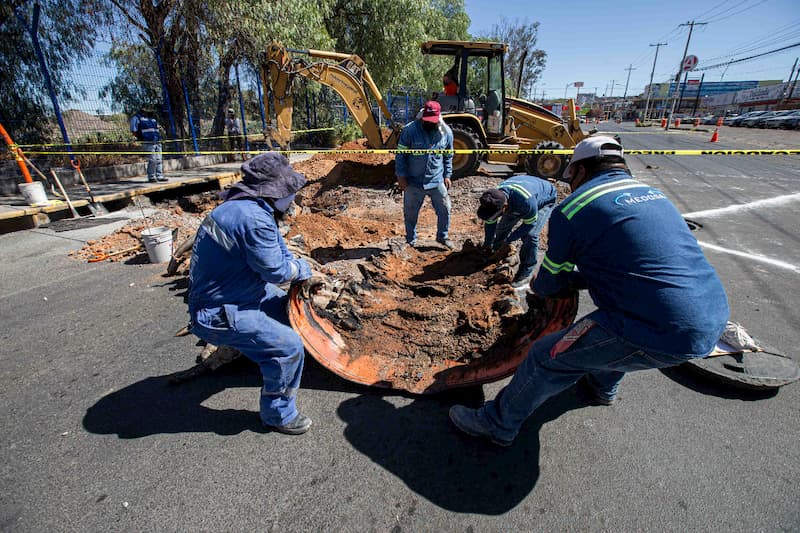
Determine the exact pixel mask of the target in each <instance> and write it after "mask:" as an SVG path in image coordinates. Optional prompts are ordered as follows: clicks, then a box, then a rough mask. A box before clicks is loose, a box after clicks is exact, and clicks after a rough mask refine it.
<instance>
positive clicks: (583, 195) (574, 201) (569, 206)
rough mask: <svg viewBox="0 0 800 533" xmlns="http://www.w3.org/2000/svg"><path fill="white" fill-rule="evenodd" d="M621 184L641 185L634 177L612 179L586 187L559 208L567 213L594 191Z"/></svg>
mask: <svg viewBox="0 0 800 533" xmlns="http://www.w3.org/2000/svg"><path fill="white" fill-rule="evenodd" d="M623 184H624V185H641V184H640V183H639V182H638V181H636V180H634V179H624V180H619V181H613V182H611V183H603V184H602V185H597V186H595V187H592V188H591V189H588V190H586V191H584V192H582V193H581V194H579V195H578V196H576V197H575V198H573V199H572V200H570V201H569V203H568V204H567V205H565V206H564V207H562V208H561V212H562V213H564V214H567V211H569V210H570V209H572V207H573V206H574V205H575V204H577V203H578V202H580V201H581V200H583V199H584V198H586V197H587V196H591V195H593V194H595V193H596V192H598V191H600V190H601V189H610V188H612V187H617V186H619V185H623Z"/></svg>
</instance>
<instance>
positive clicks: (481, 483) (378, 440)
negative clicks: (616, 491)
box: [337, 388, 585, 515]
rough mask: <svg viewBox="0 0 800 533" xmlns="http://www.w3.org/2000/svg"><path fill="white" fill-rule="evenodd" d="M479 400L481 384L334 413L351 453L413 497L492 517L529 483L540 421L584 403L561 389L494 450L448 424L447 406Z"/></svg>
mask: <svg viewBox="0 0 800 533" xmlns="http://www.w3.org/2000/svg"><path fill="white" fill-rule="evenodd" d="M469 395H472V397H471V398H470V397H469ZM482 401H483V395H482V393H481V390H480V388H473V389H467V390H464V391H458V392H451V393H448V394H446V395H445V394H442V395H438V396H436V397H430V398H420V399H417V400H415V401H414V402H412V403H411V404H409V405H407V406H404V407H400V408H397V407H395V406H394V405H392V404H391V403H389V402H387V401H386V400H385V399H383V398H382V397H381V396H380V395H377V394H371V393H370V394H364V395H362V396H359V397H357V398H353V399H350V400H346V401H344V402H342V403H341V404H340V405H339V408H338V410H337V414H338V415H339V417H340V418H341V419H342V420H343V421H345V422H346V423H347V428H346V429H345V432H344V435H345V437H346V438H347V440H348V441H349V442H350V443H351V444H352V445H353V447H354V448H355V449H356V450H358V451H360V452H361V453H363V454H364V455H366V456H367V457H369V458H370V459H371V460H372V461H374V462H375V463H377V464H379V465H380V466H382V467H383V468H385V469H386V470H388V471H389V472H391V473H392V474H394V475H395V476H397V477H398V478H400V479H402V480H403V482H405V484H406V485H407V486H408V487H409V488H410V489H411V490H413V491H414V492H416V493H417V494H419V495H420V496H423V497H425V498H427V499H428V500H430V501H431V502H432V503H434V504H435V505H438V506H440V507H442V508H444V509H447V510H449V511H455V512H459V513H477V514H487V515H499V514H503V513H506V512H508V511H509V510H511V509H513V508H514V507H516V506H517V505H518V504H519V503H520V502H521V501H522V500H523V499H524V498H525V497H526V496H527V495H528V494H529V493H530V492H531V490H533V488H534V487H535V486H536V482H537V480H538V479H539V448H540V444H539V432H540V429H541V428H542V426H543V425H544V424H546V423H547V422H550V421H552V420H555V419H556V418H558V417H560V416H561V415H562V414H564V413H566V412H567V411H570V410H572V409H577V408H582V407H585V404H583V403H581V402H580V401H579V400H578V399H577V398H576V396H575V393H574V391H573V390H572V389H567V390H566V391H564V392H562V393H561V394H559V395H557V396H554V397H552V398H550V399H549V400H547V401H546V402H545V403H544V404H543V405H542V406H541V407H539V409H537V410H536V412H535V413H534V414H533V415H532V416H531V417H530V418H529V419H528V420H527V422H526V423H525V425H524V426H523V427H522V430H521V431H520V434H519V436H518V437H517V439H516V440H515V441H514V444H513V445H512V446H510V447H508V448H501V447H498V446H495V445H493V444H490V443H489V442H487V441H484V440H482V439H477V438H473V437H469V436H466V435H464V434H462V433H461V432H459V431H458V430H457V429H455V428H454V427H453V426H452V424H451V422H450V419H449V416H448V410H449V408H450V406H451V405H454V404H456V403H462V404H467V405H471V406H473V407H476V406H478V405H480V404H481V403H482Z"/></svg>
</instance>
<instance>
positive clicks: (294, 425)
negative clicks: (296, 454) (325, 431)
mask: <svg viewBox="0 0 800 533" xmlns="http://www.w3.org/2000/svg"><path fill="white" fill-rule="evenodd" d="M264 427H266V428H269V429H271V430H273V431H277V432H278V433H284V434H286V435H302V434H303V433H305V432H306V431H308V428H310V427H311V419H310V418H308V417H307V416H306V415H304V414H303V413H297V416H296V417H295V418H294V420H292V421H291V422H289V423H288V424H283V425H282V426H269V425H267V424H264Z"/></svg>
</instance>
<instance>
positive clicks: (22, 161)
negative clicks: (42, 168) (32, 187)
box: [0, 124, 33, 183]
mask: <svg viewBox="0 0 800 533" xmlns="http://www.w3.org/2000/svg"><path fill="white" fill-rule="evenodd" d="M0 135H2V136H3V139H5V141H6V144H7V145H8V148H9V149H10V150H11V151H12V152H14V156H16V158H17V164H18V165H19V169H20V170H21V171H22V177H23V178H25V183H33V179H32V178H31V173H30V171H29V170H28V167H27V166H26V165H25V159H24V158H23V155H22V148H20V147H19V146H17V145H16V143H15V142H14V140H13V139H11V136H10V135H9V134H8V132H7V131H6V129H5V128H4V127H3V125H2V124H0Z"/></svg>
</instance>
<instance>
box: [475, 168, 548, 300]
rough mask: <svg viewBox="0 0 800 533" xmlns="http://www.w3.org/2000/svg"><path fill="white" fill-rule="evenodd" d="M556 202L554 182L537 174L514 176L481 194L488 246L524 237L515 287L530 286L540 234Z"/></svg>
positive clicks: (512, 283)
mask: <svg viewBox="0 0 800 533" xmlns="http://www.w3.org/2000/svg"><path fill="white" fill-rule="evenodd" d="M555 204H556V188H555V187H553V184H552V183H550V182H549V181H546V180H543V179H540V178H536V177H533V176H514V177H513V178H510V179H507V180H505V181H504V182H503V183H501V184H500V185H499V186H498V187H497V188H496V189H489V190H488V191H486V192H485V193H483V195H482V196H481V199H480V207H478V218H480V219H481V220H483V221H484V239H483V246H484V248H485V249H490V250H492V251H497V250H498V249H499V248H500V247H501V246H502V245H503V244H504V243H509V244H510V243H512V242H514V241H517V240H519V239H522V248H520V251H519V262H520V264H519V270H517V274H516V275H515V276H514V279H513V280H512V281H511V286H512V287H514V288H515V289H522V288H527V287H528V286H530V282H531V278H532V277H533V268H534V267H535V266H536V254H537V253H538V251H539V234H540V233H541V232H542V228H544V225H545V224H546V223H547V219H548V218H550V212H551V211H552V209H553V206H554V205H555ZM517 224H519V227H517V228H516V229H514V227H515V226H516V225H517ZM512 230H514V231H513V233H512Z"/></svg>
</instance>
